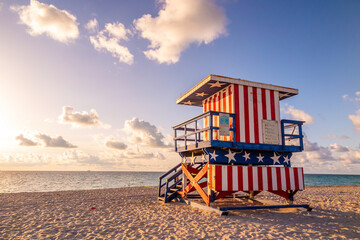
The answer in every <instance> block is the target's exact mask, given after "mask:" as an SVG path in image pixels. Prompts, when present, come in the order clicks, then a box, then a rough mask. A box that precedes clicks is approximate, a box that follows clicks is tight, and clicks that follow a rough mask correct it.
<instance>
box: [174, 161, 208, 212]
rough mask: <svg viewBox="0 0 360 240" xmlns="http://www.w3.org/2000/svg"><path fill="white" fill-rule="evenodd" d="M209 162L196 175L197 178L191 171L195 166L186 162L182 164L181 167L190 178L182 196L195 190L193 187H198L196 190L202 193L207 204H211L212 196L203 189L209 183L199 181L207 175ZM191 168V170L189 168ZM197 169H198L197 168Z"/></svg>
mask: <svg viewBox="0 0 360 240" xmlns="http://www.w3.org/2000/svg"><path fill="white" fill-rule="evenodd" d="M208 166H209V163H207V164H206V165H205V166H204V167H203V168H202V169H201V170H200V171H199V172H198V173H197V175H196V176H195V178H194V177H193V176H192V175H191V173H190V171H193V170H194V169H195V168H193V167H191V166H187V165H184V164H181V169H182V171H183V173H184V174H185V175H186V177H187V178H188V179H189V180H190V183H189V185H188V186H187V187H186V188H185V190H184V191H183V192H182V194H181V195H182V196H183V197H184V196H185V195H186V194H187V193H188V192H190V191H193V188H195V189H196V191H197V192H198V193H199V194H200V196H201V198H202V199H203V200H204V201H205V203H206V205H207V206H210V197H209V196H208V195H207V194H206V193H205V191H204V190H203V189H202V188H203V187H205V186H207V184H203V183H201V184H199V183H198V182H199V181H200V180H201V179H203V178H204V177H207V170H208ZM188 168H189V169H191V170H190V171H189V170H188ZM196 170H197V169H196Z"/></svg>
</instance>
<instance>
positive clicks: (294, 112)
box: [282, 104, 315, 124]
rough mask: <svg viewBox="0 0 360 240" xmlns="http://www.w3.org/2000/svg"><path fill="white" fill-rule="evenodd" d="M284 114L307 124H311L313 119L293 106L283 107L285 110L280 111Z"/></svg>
mask: <svg viewBox="0 0 360 240" xmlns="http://www.w3.org/2000/svg"><path fill="white" fill-rule="evenodd" d="M282 110H283V112H284V113H285V114H288V115H290V116H291V117H293V118H294V119H296V120H300V121H305V123H307V124H311V123H313V122H314V121H315V120H314V118H313V117H312V116H311V115H309V114H308V113H306V112H304V111H303V110H299V109H295V108H294V106H291V105H287V104H286V105H285V108H284V109H282Z"/></svg>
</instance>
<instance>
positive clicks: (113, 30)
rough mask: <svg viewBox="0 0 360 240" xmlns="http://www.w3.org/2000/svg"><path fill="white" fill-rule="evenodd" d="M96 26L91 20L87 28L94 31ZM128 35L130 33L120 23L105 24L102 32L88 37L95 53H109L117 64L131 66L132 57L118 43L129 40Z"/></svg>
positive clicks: (126, 49)
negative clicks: (121, 63) (116, 59)
mask: <svg viewBox="0 0 360 240" xmlns="http://www.w3.org/2000/svg"><path fill="white" fill-rule="evenodd" d="M95 21H96V22H95ZM96 24H97V20H96V19H93V20H91V21H90V22H88V24H87V26H88V28H90V29H91V30H94V29H95V27H96ZM130 34H131V31H130V30H128V29H126V28H125V26H124V25H123V24H122V23H119V22H115V23H107V24H105V28H104V29H103V30H101V31H100V32H97V34H96V35H95V36H90V42H91V43H92V45H93V46H94V48H95V49H96V50H97V51H105V52H110V53H111V54H112V56H113V57H115V58H118V60H119V62H123V63H126V64H129V65H131V64H133V63H134V56H133V55H132V54H131V53H130V51H129V49H128V48H127V47H125V46H123V45H120V41H127V40H129V39H128V35H130Z"/></svg>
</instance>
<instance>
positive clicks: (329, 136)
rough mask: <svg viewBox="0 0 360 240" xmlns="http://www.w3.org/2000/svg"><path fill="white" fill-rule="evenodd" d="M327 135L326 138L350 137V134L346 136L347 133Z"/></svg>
mask: <svg viewBox="0 0 360 240" xmlns="http://www.w3.org/2000/svg"><path fill="white" fill-rule="evenodd" d="M325 137H326V138H338V139H348V138H349V136H346V135H341V136H338V135H335V134H327V135H326V136H325Z"/></svg>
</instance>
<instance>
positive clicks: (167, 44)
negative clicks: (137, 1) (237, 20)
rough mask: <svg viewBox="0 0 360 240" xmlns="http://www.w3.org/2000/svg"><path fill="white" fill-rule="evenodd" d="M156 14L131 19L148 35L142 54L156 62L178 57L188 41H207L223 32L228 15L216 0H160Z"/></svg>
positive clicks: (142, 32)
mask: <svg viewBox="0 0 360 240" xmlns="http://www.w3.org/2000/svg"><path fill="white" fill-rule="evenodd" d="M161 2H162V3H163V5H162V7H161V10H160V11H159V12H158V16H156V17H152V16H151V15H150V14H145V15H143V16H142V17H141V18H139V19H136V20H134V25H135V28H136V30H138V31H139V32H140V34H141V37H142V38H145V39H148V40H149V41H150V45H149V46H148V48H149V50H147V51H145V52H144V54H145V56H146V57H147V58H149V59H151V60H156V61H158V62H159V63H167V64H172V63H176V62H178V61H179V58H180V55H181V52H182V51H184V50H185V49H186V48H187V47H188V46H189V45H190V44H191V43H198V44H201V43H205V44H208V43H210V42H212V41H213V40H215V39H216V38H218V37H219V36H221V35H223V34H226V27H225V26H226V24H227V19H226V16H225V12H224V10H223V9H222V8H221V7H219V6H217V5H216V4H215V0H163V1H161Z"/></svg>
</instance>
